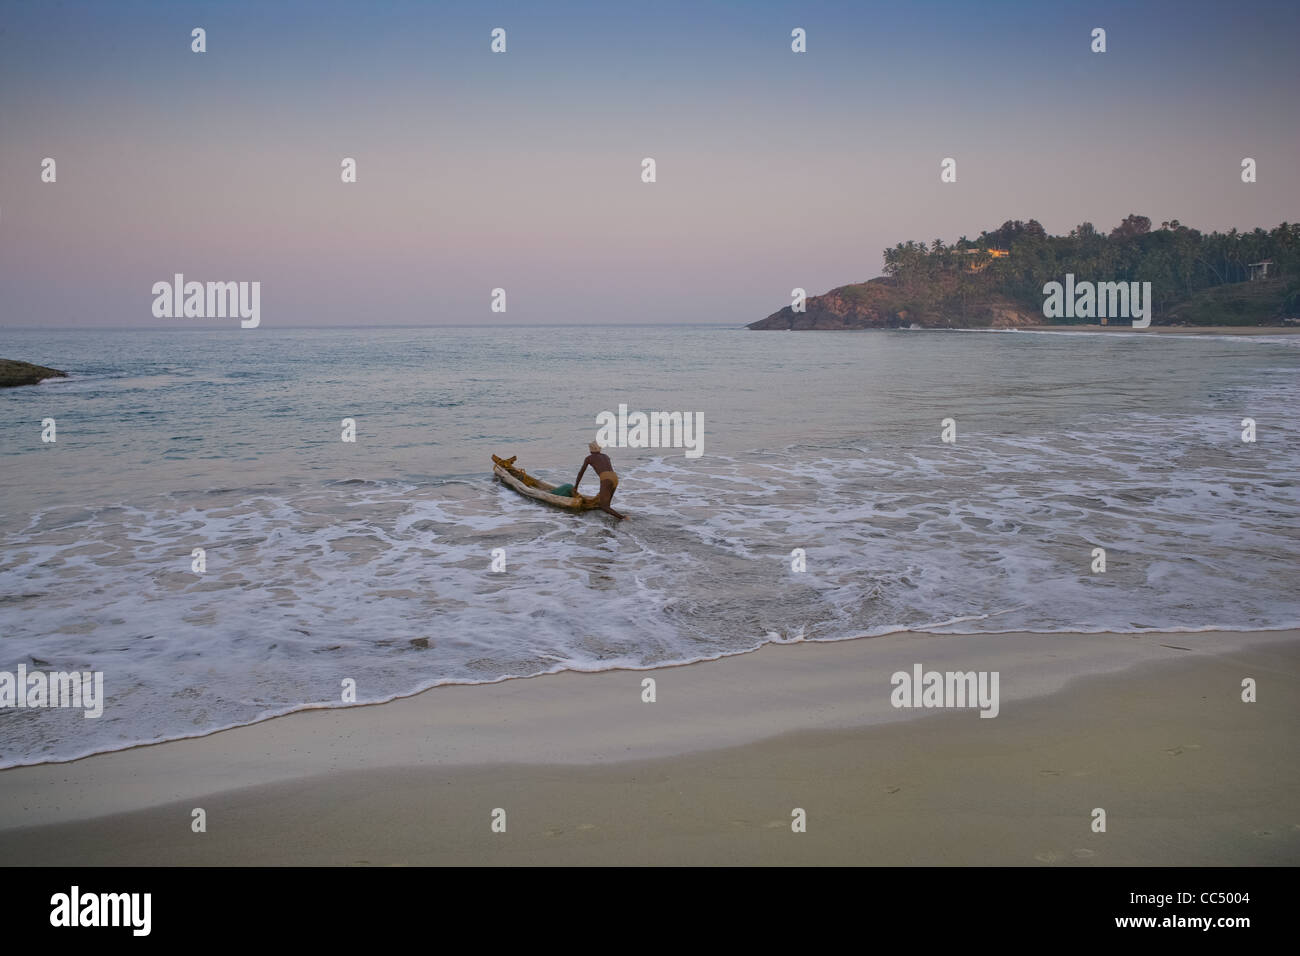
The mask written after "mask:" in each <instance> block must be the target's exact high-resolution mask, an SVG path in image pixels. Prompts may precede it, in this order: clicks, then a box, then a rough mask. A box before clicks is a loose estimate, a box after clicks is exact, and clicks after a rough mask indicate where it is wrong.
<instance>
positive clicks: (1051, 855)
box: [1034, 850, 1065, 863]
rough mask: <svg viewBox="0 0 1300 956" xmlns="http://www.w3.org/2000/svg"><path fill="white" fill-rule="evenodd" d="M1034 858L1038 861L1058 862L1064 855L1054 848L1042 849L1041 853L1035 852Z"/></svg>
mask: <svg viewBox="0 0 1300 956" xmlns="http://www.w3.org/2000/svg"><path fill="white" fill-rule="evenodd" d="M1034 859H1035V860H1037V861H1038V862H1039V863H1060V862H1061V860H1063V859H1065V857H1064V856H1062V855H1061V854H1060V853H1057V852H1056V851H1055V850H1044V851H1043V852H1042V853H1035V854H1034Z"/></svg>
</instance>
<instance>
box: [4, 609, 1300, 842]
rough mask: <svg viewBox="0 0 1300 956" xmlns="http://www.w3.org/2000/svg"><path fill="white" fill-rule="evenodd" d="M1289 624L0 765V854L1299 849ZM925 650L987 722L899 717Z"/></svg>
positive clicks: (879, 648)
mask: <svg viewBox="0 0 1300 956" xmlns="http://www.w3.org/2000/svg"><path fill="white" fill-rule="evenodd" d="M1297 638H1300V632H1297V631H1294V630H1291V631H1271V632H1197V633H1144V634H1052V635H1044V634H1028V633H1006V634H982V635H932V634H896V635H891V636H887V637H881V638H870V639H860V640H851V641H842V642H834V643H809V642H804V643H797V644H780V645H767V646H764V647H763V648H761V649H760V650H758V651H756V652H754V653H750V654H743V655H738V656H732V657H727V658H723V659H720V660H715V661H708V662H701V663H696V664H690V665H685V666H678V667H665V668H656V669H651V670H642V671H634V670H614V671H604V672H601V673H586V674H583V673H564V674H556V675H546V676H542V677H537V678H530V679H522V680H511V681H505V682H501V683H497V684H490V685H479V686H447V687H439V688H434V689H432V690H429V691H425V692H423V693H421V694H417V695H415V696H412V697H408V698H404V699H401V700H397V701H391V702H388V703H384V704H379V705H373V706H354V707H349V708H343V709H334V710H316V711H306V712H299V713H296V714H292V715H289V716H286V717H281V718H276V719H273V720H269V721H263V722H260V723H257V724H253V725H250V726H247V727H241V728H236V729H233V730H227V731H222V732H219V733H215V734H211V735H209V736H206V737H201V738H194V739H188V740H178V741H171V742H167V743H162V744H157V745H152V746H144V747H135V748H131V749H127V750H122V751H117V752H112V753H106V754H100V755H97V756H93V757H89V758H85V759H82V760H76V761H72V762H66V763H57V764H44V765H36V766H28V767H17V768H12V769H8V770H4V771H0V859H3V860H4V861H5V862H6V863H9V864H19V863H30V864H48V865H110V864H124V865H152V864H177V865H235V864H252V865H263V864H264V865H285V864H307V865H325V864H346V865H421V864H435V865H436V864H470V865H473V864H513V863H526V864H576V865H588V864H591V865H595V864H606V865H622V864H690V865H693V864H756V865H777V864H800V863H805V864H807V863H818V864H880V865H887V864H902V865H1013V866H1021V865H1023V866H1080V865H1083V866H1088V865H1157V866H1162V865H1295V864H1296V863H1297V862H1300V796H1298V795H1300V769H1298V768H1300V762H1298V761H1297V760H1296V758H1297V756H1298V754H1297V746H1296V741H1295V734H1294V728H1295V726H1296V718H1297V716H1300V689H1298V685H1297V682H1296V677H1297V673H1298V672H1300V642H1298V641H1297ZM917 663H919V664H922V665H923V666H924V667H926V668H927V669H930V668H934V669H938V670H968V669H978V670H985V671H998V672H999V673H1000V676H1001V682H1000V688H1001V700H1000V707H999V710H998V714H997V716H996V717H995V718H992V719H983V718H981V717H980V716H979V714H978V712H977V711H976V710H973V709H970V708H966V709H931V710H923V709H910V710H909V709H904V708H895V707H894V706H892V704H891V674H892V673H894V672H896V671H900V670H901V671H907V670H910V669H911V668H912V667H913V665H914V664H917ZM647 678H652V679H653V680H654V682H655V692H654V696H655V700H654V702H653V703H647V702H645V701H644V700H643V694H644V685H643V681H645V680H646V679H647ZM1245 678H1252V679H1253V680H1254V681H1255V682H1256V686H1257V695H1258V697H1257V700H1256V701H1255V702H1253V703H1246V702H1243V700H1242V690H1241V688H1242V681H1243V679H1245ZM195 808H202V809H203V811H204V812H205V814H206V832H204V833H196V832H193V831H192V829H191V822H192V818H193V817H192V814H193V810H194V809H195ZM796 808H798V809H802V810H803V811H804V812H805V814H806V832H794V831H793V830H792V825H791V824H792V820H793V819H794V817H793V816H792V813H793V811H794V810H795V809H796ZM1097 808H1101V809H1103V810H1104V811H1105V814H1106V820H1105V822H1106V830H1105V832H1093V821H1094V818H1095V817H1094V810H1095V809H1097ZM498 810H501V811H504V814H505V832H494V831H493V829H492V821H493V814H494V813H495V812H497V811H498Z"/></svg>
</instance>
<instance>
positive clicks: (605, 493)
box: [573, 442, 627, 521]
mask: <svg viewBox="0 0 1300 956" xmlns="http://www.w3.org/2000/svg"><path fill="white" fill-rule="evenodd" d="M587 447H588V448H589V449H591V454H590V455H588V456H587V457H586V459H584V461H583V462H582V467H581V468H580V469H579V470H578V477H577V478H575V479H573V493H574V494H575V495H576V494H577V493H578V485H579V484H581V483H582V476H583V475H585V474H586V473H587V466H588V465H590V466H591V470H592V471H594V472H595V473H596V474H597V475H599V476H600V494H599V495H598V496H597V498H596V507H598V508H599V509H600V510H601V511H607V512H609V513H610V514H612V515H613V516H614V517H615V518H617V519H618V520H619V521H622V520H623V519H624V518H626V517H627V515H621V514H619V513H618V512H617V511H615V510H614V509H613V508H611V507H610V506H609V503H610V502H611V501H613V500H614V489H616V488H617V487H618V475H616V474H614V465H613V464H612V463H611V462H610V460H609V455H606V454H605V453H604V452H602V451H601V450H600V446H599V445H597V444H596V443H595V442H592V443H591V444H589V445H588V446H587Z"/></svg>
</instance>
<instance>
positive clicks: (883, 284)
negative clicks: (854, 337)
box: [746, 278, 1043, 331]
mask: <svg viewBox="0 0 1300 956" xmlns="http://www.w3.org/2000/svg"><path fill="white" fill-rule="evenodd" d="M806 307H807V309H806V311H804V312H795V311H794V309H793V308H792V307H790V306H788V305H787V306H786V307H785V308H784V309H781V310H780V311H778V312H773V313H772V314H771V315H769V316H768V317H767V318H765V319H760V320H759V321H757V322H751V323H750V324H749V325H747V326H746V328H750V329H757V330H770V329H779V330H788V329H795V330H806V329H815V330H834V331H847V330H857V329H897V328H907V327H909V326H912V325H916V326H919V327H921V328H932V329H946V328H995V329H1001V328H1015V327H1017V326H1022V325H1041V324H1042V322H1043V315H1042V311H1041V310H1039V311H1037V312H1031V311H1029V310H1027V309H1025V308H1024V307H1023V306H1021V305H1019V304H1017V303H1015V302H1013V301H1012V300H1011V299H1010V298H1008V297H1007V296H1005V295H1001V294H997V293H990V294H985V295H981V296H977V297H971V296H955V297H950V298H947V299H941V298H936V297H935V296H933V295H925V294H918V291H917V289H916V288H914V287H913V288H910V289H905V288H904V287H903V286H901V285H900V284H899V283H898V282H897V280H895V279H892V278H880V279H870V280H868V281H866V282H859V283H855V284H853V285H844V286H840V287H839V288H837V289H831V290H830V291H829V292H827V293H825V294H824V295H814V296H809V297H808V300H807V302H806Z"/></svg>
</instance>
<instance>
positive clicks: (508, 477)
mask: <svg viewBox="0 0 1300 956" xmlns="http://www.w3.org/2000/svg"><path fill="white" fill-rule="evenodd" d="M518 457H519V456H518V455H512V456H511V457H509V458H498V457H497V456H496V455H493V456H492V474H494V475H496V476H497V477H498V478H499V479H501V481H503V482H505V483H506V484H507V485H509V486H510V487H511V488H513V489H514V490H515V491H517V492H519V493H520V494H521V495H525V496H527V497H529V498H536V499H537V500H538V501H544V502H546V503H547V504H548V505H555V506H556V507H557V508H568V509H569V510H570V511H589V510H590V509H592V508H595V507H596V499H595V498H589V497H588V496H587V495H582V494H578V492H576V491H574V490H573V486H572V485H552V484H549V483H547V482H545V481H542V480H541V479H540V478H534V477H533V476H532V475H530V474H529V473H528V472H526V471H524V470H523V469H522V468H518V467H516V466H515V459H516V458H518ZM556 489H559V490H560V492H561V493H560V494H558V495H557V494H554V492H555V490H556Z"/></svg>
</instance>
